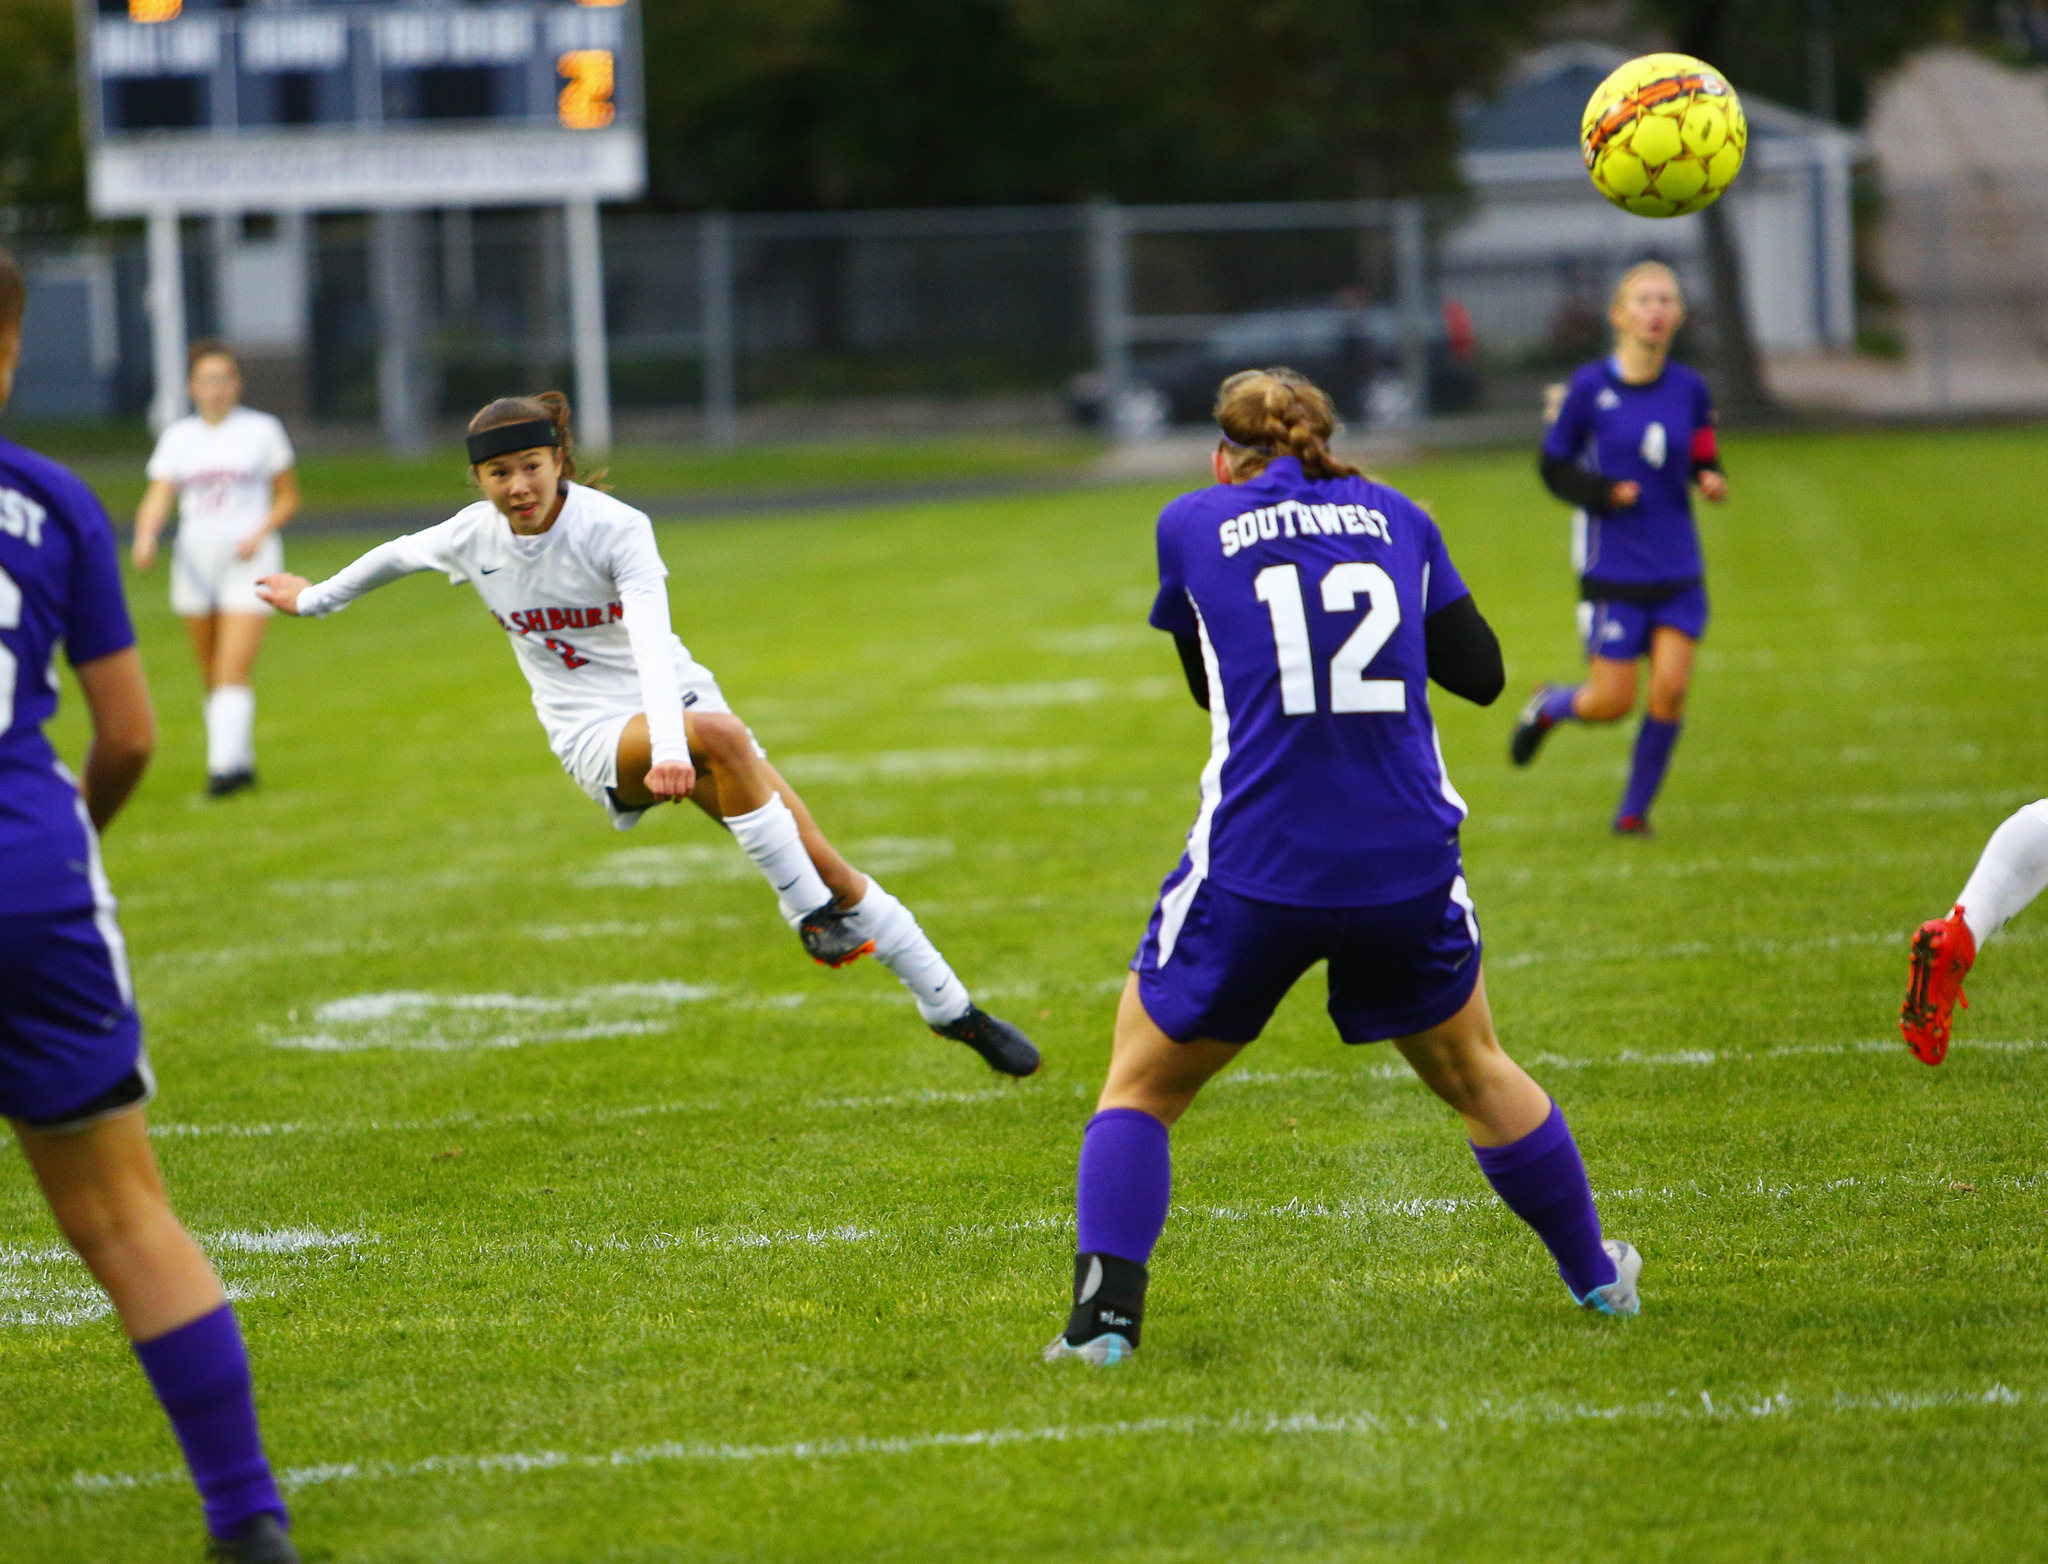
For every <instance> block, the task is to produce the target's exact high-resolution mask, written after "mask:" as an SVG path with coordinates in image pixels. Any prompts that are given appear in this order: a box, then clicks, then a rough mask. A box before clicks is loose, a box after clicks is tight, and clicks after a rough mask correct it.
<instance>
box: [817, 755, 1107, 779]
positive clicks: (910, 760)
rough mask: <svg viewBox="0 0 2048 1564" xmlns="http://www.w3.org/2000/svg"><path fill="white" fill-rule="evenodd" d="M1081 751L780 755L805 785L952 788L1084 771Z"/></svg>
mask: <svg viewBox="0 0 2048 1564" xmlns="http://www.w3.org/2000/svg"><path fill="white" fill-rule="evenodd" d="M1093 758H1094V756H1093V755H1092V753H1091V752H1090V751H1088V750H1085V749H971V748H963V749H894V750H881V751H879V752H877V753H875V754H871V755H784V756H782V757H780V764H781V767H782V769H783V770H784V771H785V772H787V773H788V774H789V775H790V776H792V777H795V778H796V779H798V780H799V781H803V782H950V781H952V780H953V779H954V778H956V777H987V776H1036V775H1038V774H1039V773H1041V772H1045V771H1062V770H1069V769H1071V768H1073V767H1075V766H1085V765H1086V764H1088V762H1089V761H1090V760H1092V759H1093Z"/></svg>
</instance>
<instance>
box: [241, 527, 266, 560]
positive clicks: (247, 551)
mask: <svg viewBox="0 0 2048 1564" xmlns="http://www.w3.org/2000/svg"><path fill="white" fill-rule="evenodd" d="M269 536H270V534H269V533H268V532H252V533H250V534H249V535H248V536H247V537H246V538H244V539H242V541H241V542H239V543H237V544H236V545H235V558H237V559H254V558H255V557H256V551H257V550H258V549H260V548H261V547H263V540H264V539H265V538H267V537H269Z"/></svg>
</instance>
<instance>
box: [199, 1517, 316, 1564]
mask: <svg viewBox="0 0 2048 1564" xmlns="http://www.w3.org/2000/svg"><path fill="white" fill-rule="evenodd" d="M206 1556H207V1558H208V1559H209V1560H211V1561H213V1564H299V1550H298V1549H297V1548H295V1547H293V1546H292V1539H291V1535H290V1533H288V1532H287V1531H286V1530H285V1529H284V1522H283V1521H281V1520H279V1519H278V1518H277V1517H276V1516H275V1515H273V1514H271V1513H270V1512H269V1511H268V1510H265V1511H264V1512H263V1513H262V1514H261V1515H256V1516H252V1517H251V1518H250V1519H248V1520H246V1521H244V1522H242V1524H241V1525H240V1526H237V1527H236V1528H235V1530H234V1533H233V1534H232V1535H231V1536H226V1537H215V1538H214V1539H213V1540H212V1543H211V1545H210V1546H209V1547H208V1548H207V1550H206Z"/></svg>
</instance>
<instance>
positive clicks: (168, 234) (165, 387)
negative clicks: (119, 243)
mask: <svg viewBox="0 0 2048 1564" xmlns="http://www.w3.org/2000/svg"><path fill="white" fill-rule="evenodd" d="M149 346H150V364H151V367H152V369H153V371H154V373H155V379H156V386H155V391H154V394H153V395H152V396H151V397H150V402H149V427H150V428H151V429H153V430H158V431H161V430H162V429H163V427H164V425H166V424H168V423H169V422H171V420H172V419H174V418H182V417H184V415H185V253H184V249H183V246H182V244H181V243H180V240H179V236H178V212H177V209H176V208H175V207H168V206H160V207H158V208H156V209H155V210H154V211H152V212H151V213H150V214H149Z"/></svg>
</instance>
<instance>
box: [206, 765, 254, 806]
mask: <svg viewBox="0 0 2048 1564" xmlns="http://www.w3.org/2000/svg"><path fill="white" fill-rule="evenodd" d="M255 785H256V772H255V769H254V768H253V767H251V768H250V769H248V770H244V771H223V772H222V773H221V774H220V775H219V776H214V777H208V778H207V779H206V796H207V797H208V798H226V797H228V796H229V795H230V794H232V793H240V792H244V791H246V790H247V789H249V788H252V787H254V786H255Z"/></svg>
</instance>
